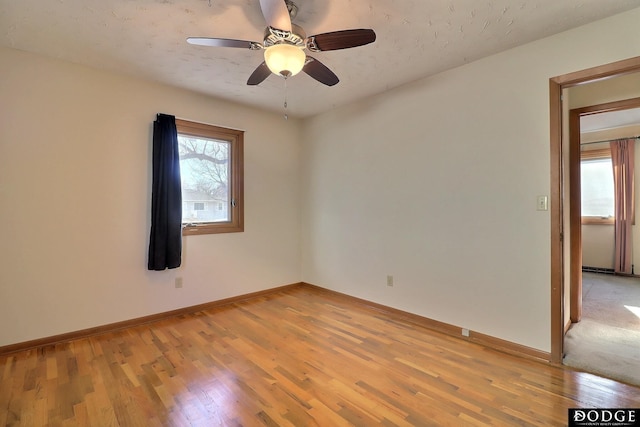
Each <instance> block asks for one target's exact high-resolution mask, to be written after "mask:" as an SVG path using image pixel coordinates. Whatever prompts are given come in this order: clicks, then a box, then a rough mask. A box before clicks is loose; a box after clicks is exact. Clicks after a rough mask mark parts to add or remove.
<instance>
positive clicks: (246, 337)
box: [0, 286, 640, 427]
mask: <svg viewBox="0 0 640 427" xmlns="http://www.w3.org/2000/svg"><path fill="white" fill-rule="evenodd" d="M572 407H583V408H584V407H599V408H612V407H628V408H633V407H640V389H638V388H635V387H631V386H627V385H624V384H621V383H617V382H614V381H611V380H607V379H602V378H599V377H596V376H593V375H590V374H586V373H580V372H575V371H572V370H568V369H564V368H562V367H557V366H551V365H547V364H545V363H539V362H535V361H532V360H528V359H523V358H519V357H515V356H511V355H507V354H503V353H499V352H497V351H494V350H491V349H488V348H485V347H482V346H479V345H477V344H473V343H470V342H466V341H464V340H460V339H456V338H453V337H449V336H446V335H442V334H439V333H436V332H432V331H429V330H427V329H424V328H421V327H419V326H416V325H412V324H409V323H407V322H405V321H403V320H401V319H399V318H394V317H393V316H390V315H389V314H384V313H381V312H380V311H379V310H376V309H374V308H369V307H365V306H363V305H360V304H357V303H354V302H353V301H352V300H350V299H348V298H342V297H340V296H339V295H335V294H331V293H327V292H323V291H319V290H317V289H315V288H312V287H308V286H300V287H295V288H288V289H285V290H281V291H278V292H276V293H274V294H271V295H267V296H262V297H260V298H256V299H253V300H250V301H244V302H240V303H235V304H231V305H229V306H225V307H218V308H215V309H211V310H205V311H201V312H198V313H194V314H192V315H183V316H179V317H175V318H172V319H168V320H163V321H159V322H155V323H152V324H148V325H143V326H138V327H133V328H129V329H125V330H122V331H118V332H113V333H108V334H103V335H99V336H94V337H90V338H86V339H80V340H76V341H73V342H70V343H64V344H57V345H55V346H48V347H43V348H39V349H34V350H27V351H22V352H19V353H14V354H9V355H5V356H2V357H0V425H5V426H38V427H40V426H83V427H84V426H100V427H103V426H218V425H224V426H227V425H228V426H263V425H266V426H296V427H299V426H329V427H333V426H347V425H355V426H379V425H382V426H431V425H434V426H446V425H452V426H461V425H476V426H485V425H499V426H516V425H517V426H524V425H535V426H554V425H555V426H564V425H566V424H567V409H568V408H572Z"/></svg>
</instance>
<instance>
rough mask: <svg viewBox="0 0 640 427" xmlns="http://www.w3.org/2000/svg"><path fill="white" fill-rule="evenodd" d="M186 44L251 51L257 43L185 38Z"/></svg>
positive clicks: (210, 38)
mask: <svg viewBox="0 0 640 427" xmlns="http://www.w3.org/2000/svg"><path fill="white" fill-rule="evenodd" d="M187 43H189V44H195V45H198V46H212V47H239V48H244V49H252V48H253V46H255V45H257V44H259V43H257V42H250V41H246V40H234V39H218V38H213V37H189V38H187Z"/></svg>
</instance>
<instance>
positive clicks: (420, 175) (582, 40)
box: [301, 9, 640, 351]
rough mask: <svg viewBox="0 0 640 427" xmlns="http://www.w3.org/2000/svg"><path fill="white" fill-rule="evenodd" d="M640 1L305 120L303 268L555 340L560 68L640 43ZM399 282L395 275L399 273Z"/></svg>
mask: <svg viewBox="0 0 640 427" xmlns="http://www.w3.org/2000/svg"><path fill="white" fill-rule="evenodd" d="M638 19H640V9H636V10H633V11H631V12H627V13H625V14H622V15H618V16H615V17H612V18H609V19H606V20H603V21H599V22H596V23H594V24H591V25H588V26H585V27H581V28H579V29H576V30H573V31H570V32H566V33H562V34H559V35H556V36H553V37H550V38H547V39H545V40H541V41H538V42H535V43H531V44H528V45H526V46H522V47H519V48H515V49H512V50H510V51H507V52H504V53H502V54H498V55H495V56H492V57H489V58H485V59H483V60H480V61H477V62H474V63H471V64H468V65H465V66H463V67H460V68H457V69H454V70H451V71H448V72H444V73H441V74H439V75H436V76H434V77H431V78H427V79H424V80H421V81H418V82H415V83H412V84H409V85H405V86H403V87H400V88H397V89H395V90H392V91H390V92H387V93H385V94H383V95H380V96H377V97H373V98H370V99H366V100H363V101H362V102H359V103H356V104H353V105H350V106H347V107H344V108H341V109H338V110H335V111H331V112H328V113H326V114H323V115H321V116H318V117H315V118H313V119H310V120H308V121H307V122H306V123H305V125H304V133H305V141H304V145H303V154H302V159H303V163H302V168H301V170H302V171H303V176H304V180H303V189H302V195H303V196H302V197H303V215H302V218H303V227H302V233H303V234H302V239H303V246H302V247H303V258H302V259H303V270H302V274H303V279H304V281H306V282H310V283H313V284H317V285H320V286H325V287H327V288H331V289H335V290H338V291H340V292H344V293H347V294H351V295H354V296H357V297H360V298H365V299H368V300H372V301H375V302H378V303H382V304H387V305H390V306H393V307H396V308H398V309H402V310H406V311H409V312H413V313H417V314H420V315H423V316H426V317H428V318H432V319H435V320H439V321H442V322H446V323H449V324H453V325H458V326H460V327H466V328H470V329H472V330H475V331H478V332H481V333H485V334H488V335H492V336H494V337H498V338H502V339H506V340H509V341H512V342H516V343H520V344H523V345H526V346H529V347H533V348H536V349H540V350H543V351H549V350H550V238H549V234H550V219H549V212H540V211H536V196H537V195H542V194H548V193H549V188H550V182H549V179H550V178H549V177H550V166H549V162H550V157H549V78H550V77H553V76H557V75H562V74H566V73H570V72H574V71H578V70H582V69H585V68H589V67H593V66H596V65H600V64H605V63H609V62H613V61H616V60H621V59H626V58H629V57H634V56H638V55H640V39H638V37H637V31H636V30H635V28H636V23H637V21H638ZM387 275H393V276H394V277H395V286H394V287H387V286H386V276H387Z"/></svg>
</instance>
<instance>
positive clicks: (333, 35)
mask: <svg viewBox="0 0 640 427" xmlns="http://www.w3.org/2000/svg"><path fill="white" fill-rule="evenodd" d="M374 41H376V33H375V32H374V31H373V30H371V29H358V30H342V31H333V32H330V33H322V34H316V35H315V36H310V37H309V38H307V48H308V49H309V50H310V51H312V52H323V51H326V50H338V49H348V48H350V47H357V46H363V45H365V44H369V43H373V42H374Z"/></svg>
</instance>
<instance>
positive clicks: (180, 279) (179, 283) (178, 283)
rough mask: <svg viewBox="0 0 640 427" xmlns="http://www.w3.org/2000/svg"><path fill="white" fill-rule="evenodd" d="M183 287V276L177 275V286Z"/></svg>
mask: <svg viewBox="0 0 640 427" xmlns="http://www.w3.org/2000/svg"><path fill="white" fill-rule="evenodd" d="M181 287H182V277H176V288H181Z"/></svg>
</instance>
